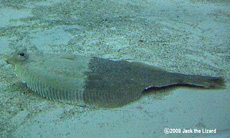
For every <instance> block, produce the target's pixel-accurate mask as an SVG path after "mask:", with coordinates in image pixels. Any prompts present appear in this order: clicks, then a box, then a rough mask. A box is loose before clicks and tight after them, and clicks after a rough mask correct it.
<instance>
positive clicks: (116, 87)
mask: <svg viewBox="0 0 230 138" xmlns="http://www.w3.org/2000/svg"><path fill="white" fill-rule="evenodd" d="M5 61H6V62H7V63H9V64H12V65H14V66H15V69H16V71H15V73H16V75H17V76H18V77H19V78H20V79H21V80H22V81H23V82H24V83H26V84H27V86H28V87H29V88H31V89H32V90H33V91H34V92H36V93H38V94H39V95H41V96H43V97H46V98H47V99H50V100H59V101H64V102H67V103H72V104H77V105H82V106H83V105H87V106H93V107H103V108H115V107H121V106H124V105H127V104H129V103H131V102H133V101H135V100H137V99H138V98H140V97H141V96H142V94H143V91H144V90H145V89H148V88H151V87H158V88H160V87H166V86H171V85H193V86H199V87H203V88H221V87H223V86H224V80H223V78H221V77H210V76H200V75H186V74H180V73H171V72H167V71H165V70H162V69H159V68H156V67H154V66H150V65H146V64H143V63H139V62H128V61H125V60H119V61H114V60H109V59H104V58H99V57H90V56H82V55H78V56H73V57H71V58H70V57H62V56H60V55H52V54H47V55H45V54H41V53H29V52H27V49H21V50H16V51H15V52H13V53H11V54H10V55H7V56H6V57H5Z"/></svg>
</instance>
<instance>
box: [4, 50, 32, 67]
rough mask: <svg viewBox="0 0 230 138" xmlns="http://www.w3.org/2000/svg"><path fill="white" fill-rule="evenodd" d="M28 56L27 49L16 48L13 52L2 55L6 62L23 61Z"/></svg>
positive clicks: (18, 62)
mask: <svg viewBox="0 0 230 138" xmlns="http://www.w3.org/2000/svg"><path fill="white" fill-rule="evenodd" d="M28 58H29V55H28V53H27V49H26V48H23V49H17V50H15V51H14V52H12V53H10V54H7V55H5V56H4V58H3V59H4V60H5V62H6V63H7V64H12V65H15V64H20V63H23V62H25V61H26V60H27V59H28Z"/></svg>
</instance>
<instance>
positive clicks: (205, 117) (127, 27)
mask: <svg viewBox="0 0 230 138" xmlns="http://www.w3.org/2000/svg"><path fill="white" fill-rule="evenodd" d="M0 2H1V4H0V54H1V55H3V54H5V53H6V52H9V51H12V50H13V49H15V48H16V47H20V46H26V47H29V48H30V50H32V51H33V50H40V51H43V52H44V53H57V54H69V53H71V54H76V55H77V54H82V55H92V56H97V57H102V58H110V59H125V60H129V61H138V62H142V63H146V64H149V65H154V66H157V67H160V68H162V69H165V70H167V71H171V72H178V73H185V74H198V75H209V76H221V77H223V78H224V79H225V80H226V89H221V90H202V89H192V88H186V87H183V88H177V89H173V90H170V91H167V92H163V93H153V94H149V95H146V96H144V97H143V98H141V99H140V100H138V101H136V102H134V103H131V104H129V105H127V106H124V107H121V108H116V109H92V108H88V107H79V106H75V105H68V104H63V103H61V102H57V101H49V100H47V99H45V98H42V97H40V96H38V95H37V94H35V93H33V92H32V91H31V90H29V89H28V88H27V87H26V85H25V84H23V83H22V82H21V81H20V79H19V78H17V77H16V76H15V75H14V73H13V71H14V68H13V67H12V66H10V65H6V63H5V62H4V61H3V60H0V65H1V66H0V67H1V68H0V72H1V73H0V137H15V138H17V137H18V138H21V137H25V138H26V137H28V138H29V137H33V138H36V137H44V138H46V137H59V138H60V137H70V138H71V137H141V138H143V137H151V138H152V137H204V136H210V137H211V136H216V137H217V136H220V137H229V135H230V115H229V114H230V83H229V82H230V69H229V67H230V45H229V40H230V18H229V17H230V3H229V2H228V1H227V0H216V1H214V0H213V1H212V0H190V1H189V0H119V1H116V0H104V1H101V0H84V1H83V0H76V1H71V0H66V1H61V0H44V1H43V0H35V1H31V2H30V1H27V0H21V1H16V0H11V1H6V0H1V1H0ZM0 58H1V59H2V56H1V57H0ZM196 130H197V131H196ZM195 132H196V133H195ZM206 132H210V133H206ZM214 132H215V133H214ZM166 133H169V134H166ZM172 133H173V134H172ZM175 133H176V134H175Z"/></svg>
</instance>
